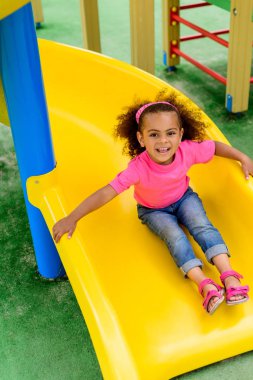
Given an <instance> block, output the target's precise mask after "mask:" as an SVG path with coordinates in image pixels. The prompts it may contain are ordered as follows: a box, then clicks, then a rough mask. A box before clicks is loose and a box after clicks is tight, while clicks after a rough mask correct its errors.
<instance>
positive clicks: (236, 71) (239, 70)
mask: <svg viewBox="0 0 253 380" xmlns="http://www.w3.org/2000/svg"><path fill="white" fill-rule="evenodd" d="M252 10H253V0H243V1H241V0H231V10H230V36H229V53H228V70H227V90H226V106H227V108H228V110H229V111H231V112H242V111H246V110H247V109H248V101H249V90H250V73H251V59H252V36H253V33H252V32H253V29H252V25H253V24H252Z"/></svg>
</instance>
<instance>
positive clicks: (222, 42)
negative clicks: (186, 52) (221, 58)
mask: <svg viewBox="0 0 253 380" xmlns="http://www.w3.org/2000/svg"><path fill="white" fill-rule="evenodd" d="M171 16H172V19H173V20H175V21H177V22H181V23H182V24H184V25H186V26H188V27H189V28H191V29H194V30H196V31H197V32H199V33H201V34H202V35H203V36H205V37H209V38H210V39H211V40H213V41H216V42H218V43H219V44H221V45H223V46H225V47H228V42H227V41H225V40H223V39H222V38H220V37H217V36H215V35H213V34H212V33H210V32H208V31H207V30H205V29H202V28H200V27H199V26H197V25H195V24H192V23H191V22H190V21H188V20H185V19H184V18H182V17H180V16H178V15H177V14H175V13H173V12H172V13H171Z"/></svg>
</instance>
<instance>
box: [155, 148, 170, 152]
mask: <svg viewBox="0 0 253 380" xmlns="http://www.w3.org/2000/svg"><path fill="white" fill-rule="evenodd" d="M169 150H170V149H169V148H157V149H156V151H157V152H158V153H167V152H168V151H169Z"/></svg>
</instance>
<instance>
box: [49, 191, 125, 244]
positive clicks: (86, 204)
mask: <svg viewBox="0 0 253 380" xmlns="http://www.w3.org/2000/svg"><path fill="white" fill-rule="evenodd" d="M117 195H118V193H116V191H115V190H114V189H113V187H112V186H110V185H106V186H105V187H102V188H101V189H99V190H98V191H96V192H95V193H93V194H91V195H90V196H89V197H88V198H86V199H85V200H84V201H83V202H82V203H80V205H79V206H77V207H76V208H75V209H74V210H73V211H72V212H71V213H70V214H69V215H68V216H66V217H65V218H63V219H61V220H59V221H58V222H57V223H56V224H55V225H54V226H53V238H54V240H55V242H56V243H58V242H59V241H60V239H61V237H62V236H63V235H64V234H66V233H68V238H69V239H70V238H71V236H72V235H73V232H74V231H75V229H76V224H77V222H78V220H79V219H81V218H83V217H84V216H85V215H87V214H89V213H90V212H92V211H95V210H96V209H98V208H100V207H102V206H103V205H105V204H106V203H108V202H110V201H111V200H112V199H113V198H115V197H116V196H117Z"/></svg>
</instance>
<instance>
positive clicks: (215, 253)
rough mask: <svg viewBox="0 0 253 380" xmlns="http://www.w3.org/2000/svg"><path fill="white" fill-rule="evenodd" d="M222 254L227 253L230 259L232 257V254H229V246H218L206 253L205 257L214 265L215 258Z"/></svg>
mask: <svg viewBox="0 0 253 380" xmlns="http://www.w3.org/2000/svg"><path fill="white" fill-rule="evenodd" d="M222 253H226V254H227V255H228V257H230V253H229V252H228V249H227V246H226V245H225V244H217V245H214V246H213V247H211V248H208V250H207V251H206V252H205V255H206V258H207V260H208V261H209V263H211V264H213V261H212V259H213V258H214V257H215V256H218V255H221V254H222Z"/></svg>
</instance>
